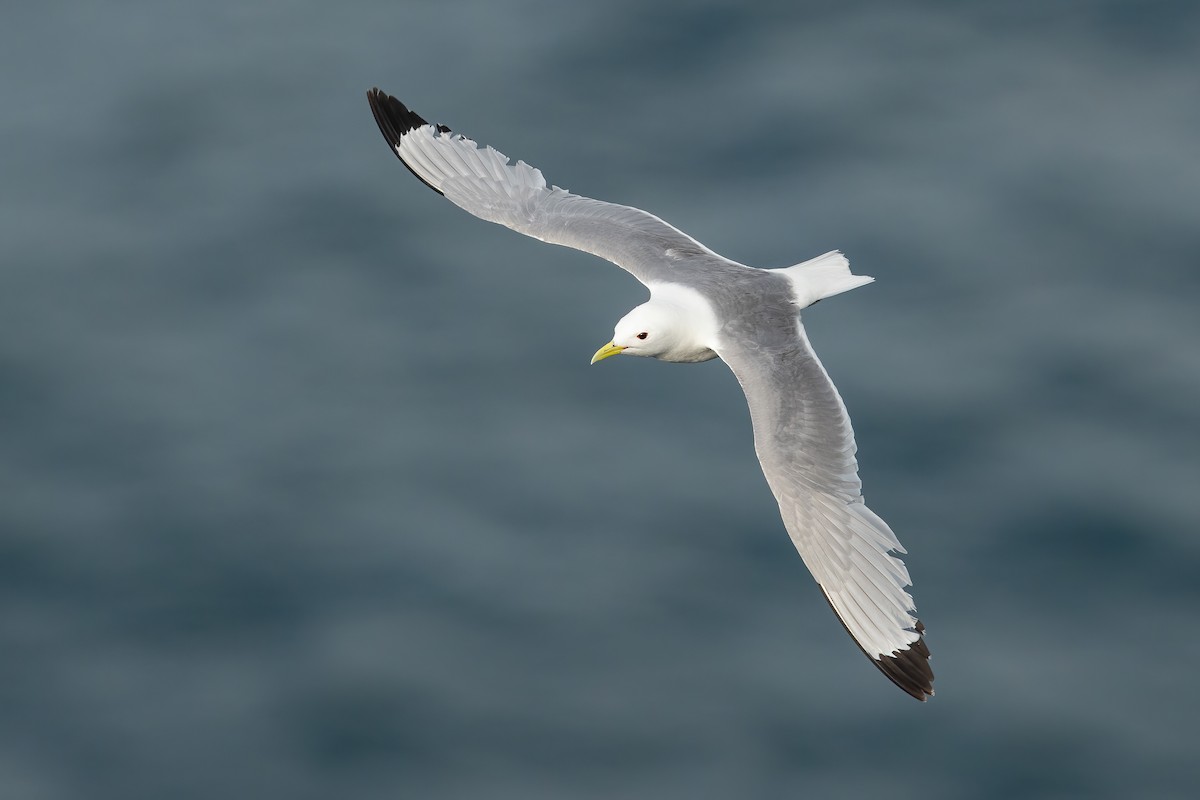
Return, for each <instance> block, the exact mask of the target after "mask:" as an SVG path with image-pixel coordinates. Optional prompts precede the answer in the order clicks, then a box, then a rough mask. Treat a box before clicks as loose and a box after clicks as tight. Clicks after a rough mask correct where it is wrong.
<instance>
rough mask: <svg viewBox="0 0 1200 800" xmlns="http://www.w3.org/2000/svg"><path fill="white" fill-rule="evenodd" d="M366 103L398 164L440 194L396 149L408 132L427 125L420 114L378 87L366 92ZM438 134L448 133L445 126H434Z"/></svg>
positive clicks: (448, 130)
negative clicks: (398, 161)
mask: <svg viewBox="0 0 1200 800" xmlns="http://www.w3.org/2000/svg"><path fill="white" fill-rule="evenodd" d="M367 102H368V103H370V104H371V113H372V114H374V115H375V124H376V125H378V126H379V131H380V133H382V134H383V138H384V139H385V140H386V141H387V143H388V146H390V147H391V149H392V152H393V153H395V154H396V157H397V158H399V159H400V163H401V164H404V166H405V167H408V171H409V172H411V173H412V174H413V175H416V177H417V180H419V181H421V183H423V184H425V185H426V186H429V188H430V189H433V190H434V191H435V192H437V193H438V194H441V193H442V192H441V191H440V190H438V189H437V188H436V187H434V186H431V185H430V184H429V181H427V180H425V179H424V178H422V177H421V176H420V175H418V174H417V172H416V170H414V169H413V168H412V167H410V166H409V165H408V162H406V161H405V160H404V158H403V157H402V156H401V155H400V151H399V150H397V148H398V147H399V146H400V139H401V138H402V137H403V136H404V134H406V133H408V132H409V131H412V130H415V129H416V128H420V127H421V126H422V125H428V124H429V123H428V122H426V121H425V120H424V119H423V118H422V117H421V115H420V114H417V113H416V112H415V111H412V110H411V109H409V107H408V106H406V105H404V103H401V102H400V101H399V100H397V99H396V98H394V97H392V96H391V95H390V94H387V93H386V92H384V91H383V90H381V89H379V88H378V87H376V88H374V89H371V90H370V91H368V92H367ZM436 127H437V129H438V132H439V133H449V132H450V129H449V128H447V127H446V126H445V125H438V126H436Z"/></svg>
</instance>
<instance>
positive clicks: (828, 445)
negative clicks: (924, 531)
mask: <svg viewBox="0 0 1200 800" xmlns="http://www.w3.org/2000/svg"><path fill="white" fill-rule="evenodd" d="M796 328H797V331H796V336H795V337H794V338H792V339H791V340H790V341H786V342H783V343H775V344H772V345H769V346H766V345H762V344H761V343H756V342H754V341H752V340H751V339H743V340H737V339H734V338H733V337H727V338H726V339H724V340H723V341H722V342H721V346H720V347H719V348H718V349H717V353H718V355H720V356H721V358H722V359H723V360H724V361H725V363H727V364H728V365H729V367H730V369H732V370H733V373H734V375H736V376H737V379H738V382H739V383H741V385H742V389H743V391H745V393H746V401H747V402H748V403H749V405H750V417H751V419H752V421H753V424H754V448H755V450H756V451H757V452H758V458H759V461H760V462H761V463H762V469H763V474H764V475H765V476H766V478H767V483H768V484H769V485H770V487H771V491H772V492H773V493H774V495H775V499H776V500H778V501H779V510H780V513H781V514H782V515H783V522H784V525H785V526H786V527H787V531H788V534H789V535H790V536H791V538H792V542H793V543H794V544H795V545H796V549H797V550H798V551H799V552H800V557H801V558H803V559H804V563H805V565H806V566H807V567H808V569H809V570H810V571H811V572H812V574H813V577H815V578H816V579H817V583H818V584H820V586H821V589H822V591H824V593H825V598H826V599H827V600H828V601H829V604H830V605H831V606H832V607H833V610H834V612H835V613H836V614H837V615H838V618H839V619H841V621H842V624H843V625H845V627H846V630H847V631H848V632H849V633H850V635H851V636H852V637H853V638H854V640H855V641H856V642H857V643H858V645H859V646H860V647H861V648H862V650H863V652H864V653H866V654H867V656H868V657H869V658H870V659H871V661H872V662H873V663H874V664H875V666H877V667H879V669H880V670H881V671H882V672H883V673H884V674H885V675H887V676H888V677H889V678H891V679H892V681H893V682H894V683H895V684H896V685H897V686H899V687H900V688H901V689H903V690H904V691H906V692H908V693H909V694H910V695H912V696H913V697H915V698H917V699H918V700H925V699H926V698H927V697H929V696H930V695H932V694H933V671H932V670H931V669H930V668H929V649H928V648H927V647H926V646H925V642H924V640H923V635H922V634H923V632H924V626H922V625H921V622H920V621H919V620H918V619H917V618H916V613H915V612H916V608H915V606H914V604H913V599H912V596H911V595H909V593H908V592H906V591H905V590H904V587H905V586H908V585H910V584H911V583H912V582H911V581H910V580H909V577H908V570H907V569H906V568H905V566H904V562H903V561H901V560H900V559H899V558H897V557H896V556H894V555H892V552H898V553H903V552H904V548H903V547H901V546H900V542H899V540H897V539H896V536H895V534H893V533H892V530H891V528H889V527H888V525H887V523H886V522H884V521H883V520H882V519H880V518H879V517H878V516H876V515H875V513H874V512H872V511H871V509H869V508H867V506H866V504H865V503H864V502H863V498H862V483H861V482H860V481H859V479H858V462H857V460H856V459H855V457H854V453H855V450H856V447H855V444H854V431H853V430H852V429H851V427H850V417H849V416H848V415H847V413H846V407H845V405H843V403H842V399H841V397H839V396H838V393H837V389H836V388H834V385H833V382H832V381H831V380H830V379H829V374H828V373H826V372H825V368H824V367H823V366H822V365H821V362H820V361H819V360H818V359H817V356H816V354H815V353H814V352H813V350H812V346H811V345H810V344H809V342H808V337H807V336H806V335H805V333H804V328H803V326H802V325H801V324H800V322H799V320H797V322H796Z"/></svg>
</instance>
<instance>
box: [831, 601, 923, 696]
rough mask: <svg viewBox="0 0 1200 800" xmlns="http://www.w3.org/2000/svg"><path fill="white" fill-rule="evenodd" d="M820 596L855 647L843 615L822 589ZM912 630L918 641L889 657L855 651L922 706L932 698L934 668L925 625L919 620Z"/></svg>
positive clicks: (860, 646) (856, 640)
mask: <svg viewBox="0 0 1200 800" xmlns="http://www.w3.org/2000/svg"><path fill="white" fill-rule="evenodd" d="M821 594H822V595H824V597H825V602H827V603H829V607H830V608H832V609H833V615H834V616H835V617H837V619H838V622H840V623H842V627H843V628H845V629H846V633H849V634H850V638H851V639H854V643H855V644H858V639H855V638H854V634H853V633H850V628H849V626H847V625H846V621H845V620H844V619H842V615H841V614H839V613H837V609H836V608H834V605H833V601H832V600H830V599H829V595H828V594H827V593H826V592H825V587H824V586H822V587H821ZM913 630H914V631H916V632H917V633H918V634H920V638H919V639H917V640H916V641H915V642H913V643H912V644H910V645H909V646H908V649H907V650H893V651H892V654H891V655H890V656H885V655H871V654H870V653H868V652H867V651H866V650H863V646H862V645H861V644H858V649H859V650H862V653H863V655H865V656H866V657H867V658H869V659H870V660H871V663H872V664H874V665H875V666H876V667H877V668H878V669H879V671H880V672H882V673H883V674H884V675H886V676H887V677H888V680H890V681H891V682H892V683H894V684H896V685H897V686H899V687H900V688H901V689H903V690H904V691H905V692H907V693H908V694H909V695H910V696H912V697H915V698H916V699H918V700H920V701H921V702H922V703H924V702H925V701H926V700H928V699H929V698H931V697H933V669H932V668H930V666H929V658H930V656H929V647H928V646H927V645H926V644H925V626H924V625H923V624H921V620H916V624H915V625H913Z"/></svg>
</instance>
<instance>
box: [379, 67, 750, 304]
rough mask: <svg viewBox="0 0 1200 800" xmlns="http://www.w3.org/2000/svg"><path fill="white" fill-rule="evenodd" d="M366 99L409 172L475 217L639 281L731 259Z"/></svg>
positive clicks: (390, 104) (393, 105)
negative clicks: (602, 262) (600, 261)
mask: <svg viewBox="0 0 1200 800" xmlns="http://www.w3.org/2000/svg"><path fill="white" fill-rule="evenodd" d="M367 99H368V100H369V102H370V104H371V110H372V112H373V113H374V115H375V121H376V122H377V123H378V125H379V130H380V131H381V132H382V133H383V137H384V139H386V140H387V142H388V144H389V145H390V146H391V148H392V150H393V152H395V153H396V155H397V156H398V157H399V158H400V160H401V161H402V162H403V163H404V165H405V166H406V167H408V169H409V171H410V172H412V173H413V174H414V175H416V176H417V178H419V179H420V180H421V182H422V183H424V184H425V185H426V186H428V187H429V188H431V189H433V190H434V191H435V192H438V193H439V194H442V195H445V196H446V199H448V200H450V201H451V202H452V203H454V204H455V205H457V206H459V207H460V208H462V209H464V210H466V211H468V212H470V213H471V214H474V215H475V216H477V217H479V218H481V219H485V220H487V221H488V222H495V223H497V224H500V225H504V226H505V227H508V228H512V229H513V230H515V231H518V232H520V233H523V234H525V235H527V236H532V237H533V238H535V239H539V240H541V241H543V242H549V243H551V244H559V245H564V246H566V247H572V248H575V249H576V250H583V251H584V252H587V253H592V254H593V255H597V256H599V257H601V258H604V259H607V260H608V261H611V262H613V263H614V264H616V265H617V266H619V267H621V268H622V269H624V270H626V271H628V272H629V273H631V274H632V275H633V276H634V277H636V278H637V279H638V280H640V281H641V282H642V283H649V282H651V281H670V280H672V279H673V278H675V277H676V270H677V268H678V267H677V265H678V263H679V261H680V259H679V258H678V257H677V256H679V255H694V256H706V257H709V258H712V259H715V260H719V261H721V262H725V263H730V264H732V263H733V262H730V261H728V259H725V258H723V257H722V256H719V255H717V254H716V253H714V252H713V251H711V250H709V249H708V248H707V247H705V246H704V245H702V244H700V243H699V242H697V241H696V240H695V239H693V238H692V237H690V236H688V235H687V234H686V233H683V232H682V231H680V230H679V229H678V228H676V227H674V226H673V225H670V224H668V223H666V222H664V221H663V220H661V219H659V218H658V217H656V216H654V215H653V214H650V213H648V212H646V211H642V210H641V209H638V208H633V207H631V206H622V205H617V204H614V203H605V202H602V201H600V200H593V199H592V198H590V197H583V196H581V195H576V194H571V193H570V192H568V191H566V190H565V189H560V188H559V187H557V186H553V187H551V186H547V184H546V179H545V177H544V176H543V175H542V173H541V170H539V169H536V168H535V167H531V166H529V165H528V164H526V163H525V162H524V161H517V162H516V163H515V164H512V163H509V159H508V157H507V156H505V155H504V154H503V153H501V152H499V151H498V150H495V149H493V148H491V147H480V146H479V145H478V144H476V143H475V142H474V141H472V140H471V139H468V138H466V137H465V136H461V135H459V134H456V133H452V132H451V131H450V129H449V128H447V127H446V126H445V125H431V124H429V123H428V122H426V121H425V120H424V119H423V118H421V117H420V116H419V115H417V114H415V113H414V112H412V111H411V110H409V109H408V107H407V106H405V105H404V104H403V103H401V102H400V101H399V100H397V99H396V98H395V97H392V96H391V95H388V94H386V93H384V92H382V91H380V90H379V89H372V90H371V91H369V92H367ZM672 254H674V255H675V256H676V257H673V255H672ZM739 266H740V265H739Z"/></svg>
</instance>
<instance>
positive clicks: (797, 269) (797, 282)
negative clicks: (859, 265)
mask: <svg viewBox="0 0 1200 800" xmlns="http://www.w3.org/2000/svg"><path fill="white" fill-rule="evenodd" d="M771 272H779V273H782V274H783V275H785V276H787V278H788V279H789V280H791V282H792V292H793V293H795V295H796V305H798V306H800V308H806V307H808V306H811V305H812V304H813V303H815V302H817V301H818V300H823V299H825V298H826V297H833V296H834V295H835V294H841V293H842V292H848V291H850V290H851V289H857V288H858V287H859V286H865V285H866V284H868V283H870V282H871V281H873V280H875V279H874V278H871V277H868V276H866V275H851V274H850V262H849V261H847V260H846V257H845V256H844V255H842V254H841V252H840V251H838V250H832V251H830V252H828V253H826V254H825V255H823V256H817V257H816V258H810V259H809V260H808V261H804V262H801V263H799V264H796V265H795V266H792V267H784V268H783V269H773V270H771Z"/></svg>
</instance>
